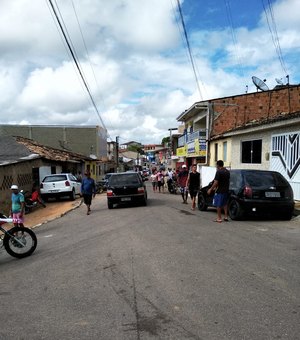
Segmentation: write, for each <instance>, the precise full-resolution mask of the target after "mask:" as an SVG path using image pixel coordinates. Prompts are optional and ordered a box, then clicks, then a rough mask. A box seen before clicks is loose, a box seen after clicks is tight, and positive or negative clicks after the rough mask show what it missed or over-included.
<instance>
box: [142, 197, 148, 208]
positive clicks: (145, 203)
mask: <svg viewBox="0 0 300 340" xmlns="http://www.w3.org/2000/svg"><path fill="white" fill-rule="evenodd" d="M142 205H143V206H144V207H145V206H146V205H147V198H144V199H143V201H142Z"/></svg>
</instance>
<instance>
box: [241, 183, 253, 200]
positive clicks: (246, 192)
mask: <svg viewBox="0 0 300 340" xmlns="http://www.w3.org/2000/svg"><path fill="white" fill-rule="evenodd" d="M243 194H244V196H245V197H246V198H252V188H251V187H249V185H246V186H245V188H244V191H243Z"/></svg>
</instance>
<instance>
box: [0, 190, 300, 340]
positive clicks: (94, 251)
mask: <svg viewBox="0 0 300 340" xmlns="http://www.w3.org/2000/svg"><path fill="white" fill-rule="evenodd" d="M46 209H47V208H46ZM85 212H86V210H85V207H84V206H80V207H79V208H77V209H75V210H73V211H71V212H70V213H68V214H66V215H64V216H63V217H61V218H59V219H56V220H54V221H51V222H48V223H47V224H43V225H41V226H40V227H38V228H36V229H35V232H36V233H37V237H38V248H37V250H36V252H35V253H34V254H33V255H32V256H31V257H28V258H26V259H22V260H16V259H14V258H12V257H10V256H9V255H7V254H6V253H5V251H4V250H3V249H2V248H1V249H0V271H1V276H0V277H1V279H0V298H1V317H2V324H1V328H0V339H1V340H2V339H5V340H6V339H8V340H10V339H14V340H15V339H51V340H53V339H105V340H106V339H109V340H110V339H112V340H118V339H126V340H127V339H128V340H131V339H172V340H173V339H178V340H183V339H205V340H206V339H222V340H225V339H230V340H231V339H249V340H250V339H251V340H252V339H264V340H265V339H291V340H295V339H300V322H299V321H300V267H299V258H300V221H299V217H297V218H296V219H294V220H292V221H289V222H287V221H270V220H263V221H262V220H252V221H243V222H234V221H231V222H229V223H224V222H223V223H221V224H218V223H214V222H213V219H214V218H215V211H208V212H199V211H195V212H194V211H191V210H190V206H189V205H184V204H181V200H180V197H179V196H175V195H169V194H158V193H157V194H153V193H152V192H151V191H149V204H148V206H147V207H129V208H128V207H126V208H117V209H113V210H108V209H107V206H106V199H105V196H98V197H97V199H96V200H95V201H94V204H93V209H92V213H91V215H89V216H87V215H86V214H85Z"/></svg>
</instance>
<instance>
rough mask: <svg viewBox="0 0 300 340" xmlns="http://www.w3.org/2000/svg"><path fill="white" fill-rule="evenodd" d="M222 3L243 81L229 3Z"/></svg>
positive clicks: (243, 74)
mask: <svg viewBox="0 0 300 340" xmlns="http://www.w3.org/2000/svg"><path fill="white" fill-rule="evenodd" d="M224 3H225V9H226V15H227V19H228V23H229V27H230V33H231V38H232V42H233V45H234V49H235V58H236V62H237V65H238V69H239V71H240V74H241V75H242V77H243V79H244V81H245V73H244V68H243V63H242V59H241V56H240V53H239V52H240V51H239V46H238V43H237V38H236V34H235V29H234V25H233V19H232V11H231V7H230V1H228V0H224Z"/></svg>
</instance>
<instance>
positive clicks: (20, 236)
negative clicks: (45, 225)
mask: <svg viewBox="0 0 300 340" xmlns="http://www.w3.org/2000/svg"><path fill="white" fill-rule="evenodd" d="M3 245H4V248H5V250H6V251H7V252H8V254H9V255H11V256H14V257H17V258H22V257H26V256H29V255H31V254H32V253H33V252H34V250H35V248H36V246H37V238H36V235H35V233H34V232H33V231H32V230H31V229H28V228H21V227H13V228H11V229H10V230H8V231H7V233H6V234H5V236H4V239H3Z"/></svg>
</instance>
